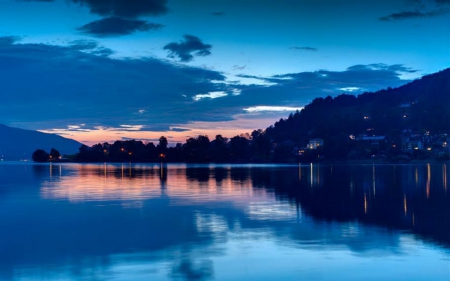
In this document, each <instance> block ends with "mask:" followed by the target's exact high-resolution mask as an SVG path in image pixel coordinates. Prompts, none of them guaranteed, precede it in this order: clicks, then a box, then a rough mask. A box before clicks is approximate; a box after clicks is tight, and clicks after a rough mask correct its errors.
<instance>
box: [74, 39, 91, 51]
mask: <svg viewBox="0 0 450 281" xmlns="http://www.w3.org/2000/svg"><path fill="white" fill-rule="evenodd" d="M69 46H70V48H72V49H73V50H77V51H83V50H92V49H96V48H97V47H98V43H97V42H96V41H94V40H84V39H82V40H74V41H71V42H69Z"/></svg>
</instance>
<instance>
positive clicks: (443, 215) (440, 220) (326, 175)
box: [252, 164, 450, 246]
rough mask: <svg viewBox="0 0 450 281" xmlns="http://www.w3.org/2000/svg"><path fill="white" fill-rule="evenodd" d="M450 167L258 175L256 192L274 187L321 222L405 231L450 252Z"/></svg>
mask: <svg viewBox="0 0 450 281" xmlns="http://www.w3.org/2000/svg"><path fill="white" fill-rule="evenodd" d="M447 172H448V167H447V166H446V165H445V164H444V165H433V166H431V165H418V166H413V165H405V166H400V165H397V166H394V165H392V166H372V165H368V166H313V167H310V166H304V167H301V168H299V171H298V173H297V174H296V175H295V174H294V173H292V171H291V172H289V171H282V172H280V173H266V174H263V173H261V174H260V175H258V176H257V175H256V174H253V175H252V179H253V184H254V186H257V187H261V188H268V187H275V189H274V190H275V194H276V195H277V196H278V197H279V198H288V200H290V201H292V202H298V204H300V206H301V208H302V209H303V211H305V212H306V213H307V214H310V215H311V216H313V217H314V218H316V219H321V220H327V221H353V220H358V221H361V222H364V223H369V224H376V225H380V226H384V227H388V228H394V229H403V230H408V231H411V232H412V233H415V234H419V235H423V236H424V237H426V238H430V239H433V240H437V241H439V242H441V243H444V244H446V245H448V246H450V220H448V217H450V198H449V197H448V192H447V188H448V187H447Z"/></svg>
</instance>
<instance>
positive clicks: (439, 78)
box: [265, 68, 450, 158]
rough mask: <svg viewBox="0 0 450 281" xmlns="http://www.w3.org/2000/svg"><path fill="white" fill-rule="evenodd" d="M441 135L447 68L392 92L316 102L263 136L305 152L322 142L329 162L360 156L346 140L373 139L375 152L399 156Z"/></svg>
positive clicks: (447, 121) (449, 116)
mask: <svg viewBox="0 0 450 281" xmlns="http://www.w3.org/2000/svg"><path fill="white" fill-rule="evenodd" d="M447 133H450V68H448V69H445V70H443V71H440V72H437V73H434V74H430V75H427V76H424V77H422V78H421V79H418V80H415V81H413V82H411V83H408V84H406V85H403V86H401V87H398V88H395V89H392V88H388V89H385V90H381V91H377V92H373V93H363V94H361V95H358V96H354V95H348V94H342V95H339V96H337V97H334V98H333V97H330V96H328V97H326V98H316V99H314V100H313V101H312V102H311V103H310V104H308V105H307V106H306V107H305V108H304V109H303V110H301V111H300V112H296V113H295V114H291V115H290V116H289V117H288V118H287V119H280V120H279V121H278V122H276V123H275V124H274V125H273V126H270V127H269V128H267V129H266V130H265V134H266V136H267V137H269V138H270V139H271V140H272V141H273V142H274V143H277V144H280V143H281V144H282V143H293V144H294V145H297V146H299V147H305V146H306V144H307V143H308V142H309V141H310V140H311V139H313V138H320V139H323V141H324V149H325V151H324V153H325V154H326V155H327V156H328V157H331V158H346V157H347V156H348V155H349V154H350V153H351V152H354V154H356V155H359V156H362V155H361V153H362V154H364V151H359V152H356V150H358V146H361V145H358V144H361V142H359V143H358V142H356V141H352V140H358V139H359V140H375V138H374V137H379V139H383V143H384V144H386V145H387V147H384V148H380V147H378V149H384V150H386V149H387V148H388V147H389V148H392V147H394V148H395V147H396V148H398V149H400V150H401V147H402V146H405V145H406V144H407V142H408V141H411V140H412V139H413V138H418V140H420V141H421V143H422V146H423V145H424V144H426V142H427V140H425V139H423V136H425V135H426V136H429V140H428V141H429V142H431V141H432V140H431V138H432V137H431V136H438V135H441V134H443V135H446V134H447ZM383 137H384V138H383ZM444 142H446V140H445V141H443V142H442V143H444ZM370 149H371V148H367V146H366V147H364V150H370ZM360 150H361V149H360ZM385 152H386V151H385ZM369 154H372V155H373V153H369Z"/></svg>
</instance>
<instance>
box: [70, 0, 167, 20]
mask: <svg viewBox="0 0 450 281" xmlns="http://www.w3.org/2000/svg"><path fill="white" fill-rule="evenodd" d="M70 1H72V2H74V3H79V4H80V5H82V6H87V7H89V9H90V11H91V13H93V14H97V15H101V16H107V17H125V18H136V17H139V16H148V15H162V14H165V13H167V11H168V9H167V0H70Z"/></svg>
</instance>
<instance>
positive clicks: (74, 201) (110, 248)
mask: <svg viewBox="0 0 450 281" xmlns="http://www.w3.org/2000/svg"><path fill="white" fill-rule="evenodd" d="M447 169H448V167H447V165H445V164H443V165H363V166H345V165H341V166H338V165H333V166H320V165H302V166H288V165H287V166H276V165H194V166H190V165H160V164H148V165H144V164H139V165H136V164H84V165H79V164H52V165H33V164H27V165H25V164H8V163H6V164H1V165H0V229H1V231H0V280H28V279H33V280H64V279H77V280H78V279H86V280H105V279H108V280H294V279H295V280H361V279H365V280H380V279H384V280H446V281H448V280H450V261H449V257H450V251H449V248H450V226H449V223H450V220H449V214H450V200H449V197H448V194H447V180H446V177H447Z"/></svg>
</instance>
